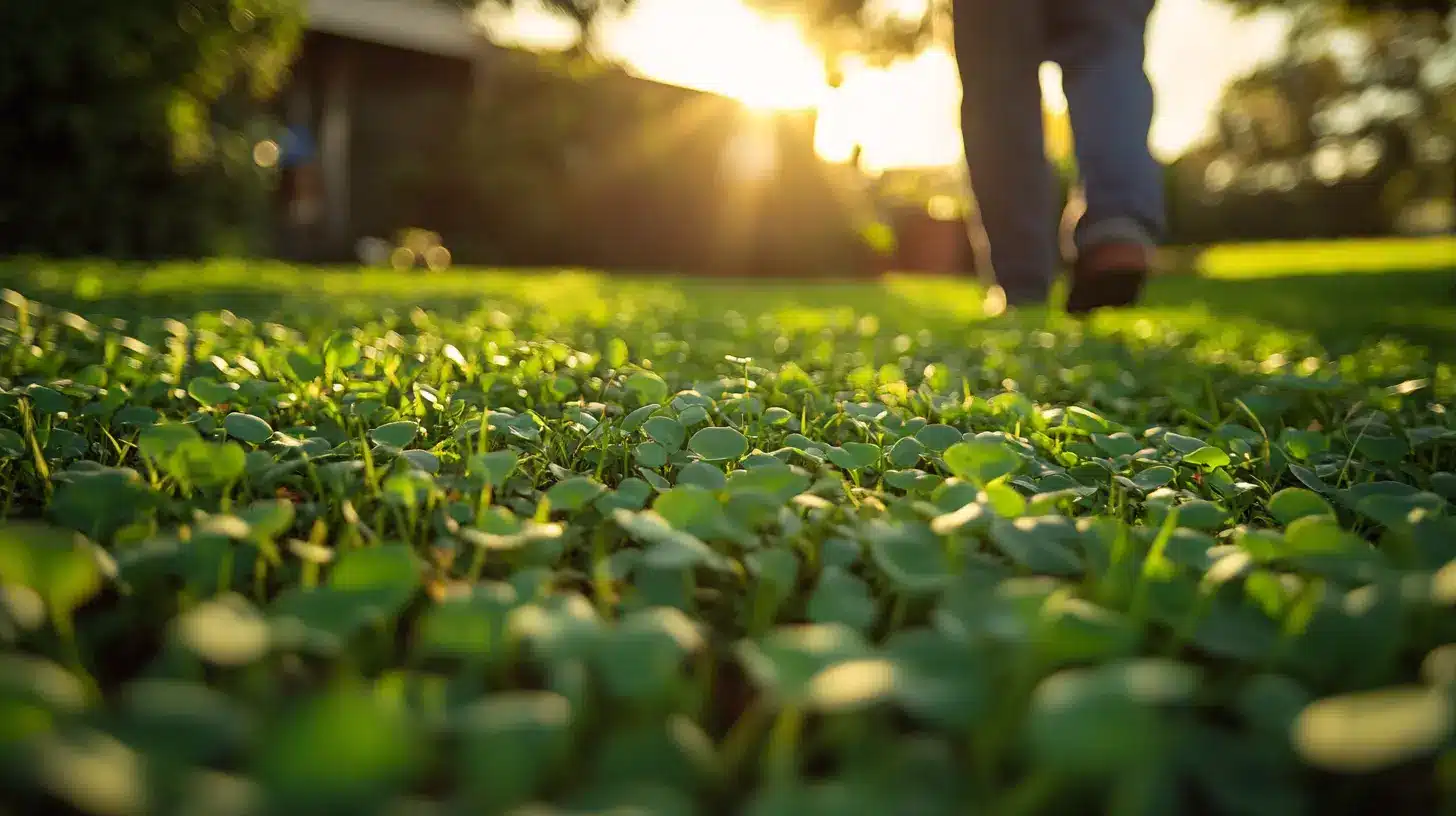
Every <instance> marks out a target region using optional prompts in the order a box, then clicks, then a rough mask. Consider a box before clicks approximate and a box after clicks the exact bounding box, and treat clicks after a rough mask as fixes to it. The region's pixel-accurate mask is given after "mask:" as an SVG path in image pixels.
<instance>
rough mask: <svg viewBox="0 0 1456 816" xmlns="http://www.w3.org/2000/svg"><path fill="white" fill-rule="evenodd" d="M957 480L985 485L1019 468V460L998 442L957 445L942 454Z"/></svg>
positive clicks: (978, 441) (981, 441)
mask: <svg viewBox="0 0 1456 816" xmlns="http://www.w3.org/2000/svg"><path fill="white" fill-rule="evenodd" d="M941 457H942V458H943V459H944V460H945V466H946V467H947V468H949V469H950V472H951V473H953V474H955V476H956V478H958V479H964V480H966V481H968V482H971V483H972V484H976V485H985V484H987V483H988V482H992V481H995V480H996V479H999V478H1001V477H1002V476H1009V475H1011V474H1013V473H1015V472H1016V471H1017V470H1019V469H1020V467H1021V464H1022V459H1021V457H1020V456H1018V455H1017V454H1016V453H1014V452H1013V451H1012V450H1011V449H1010V448H1008V447H1006V445H1005V444H1003V443H1001V442H994V441H991V440H982V439H977V440H973V441H971V442H958V443H956V444H954V445H952V446H950V447H949V448H947V449H946V451H945V452H944V453H943V454H941Z"/></svg>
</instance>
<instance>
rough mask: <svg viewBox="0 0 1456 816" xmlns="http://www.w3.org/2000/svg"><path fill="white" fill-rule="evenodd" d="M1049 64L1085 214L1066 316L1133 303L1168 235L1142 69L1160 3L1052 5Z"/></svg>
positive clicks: (1063, 1)
mask: <svg viewBox="0 0 1456 816" xmlns="http://www.w3.org/2000/svg"><path fill="white" fill-rule="evenodd" d="M1050 2H1051V3H1052V5H1051V6H1050V7H1049V8H1048V10H1047V14H1048V20H1049V28H1048V37H1049V41H1050V49H1051V55H1052V57H1053V59H1055V60H1056V62H1057V63H1058V64H1060V65H1061V67H1062V85H1063V90H1064V91H1065V93H1066V96H1067V108H1068V113H1069V114H1070V116H1071V119H1072V131H1073V133H1074V135H1075V137H1074V140H1075V145H1076V154H1077V163H1078V167H1079V170H1080V173H1081V177H1082V184H1083V189H1084V191H1085V196H1086V198H1085V211H1084V212H1083V213H1082V215H1081V217H1080V218H1079V219H1078V221H1077V226H1076V228H1075V231H1074V244H1075V247H1076V250H1077V255H1078V263H1077V267H1076V269H1075V270H1074V273H1073V282H1072V294H1071V297H1070V298H1069V302H1068V310H1069V311H1087V310H1089V309H1091V308H1096V307H1098V306H1104V305H1106V306H1117V305H1127V304H1129V303H1131V302H1132V301H1133V300H1135V299H1136V297H1137V295H1138V292H1139V291H1140V289H1141V286H1142V280H1143V278H1144V277H1145V275H1146V272H1147V266H1148V263H1149V259H1150V257H1151V248H1152V247H1153V246H1154V245H1155V244H1156V243H1157V242H1158V241H1159V240H1160V239H1161V237H1162V234H1163V231H1164V226H1165V216H1164V204H1163V179H1162V168H1161V167H1160V166H1159V164H1158V162H1157V161H1156V160H1155V159H1154V158H1153V156H1152V153H1151V152H1150V150H1149V148H1148V135H1149V130H1150V129H1151V127H1152V119H1153V89H1152V85H1151V83H1150V82H1149V81H1148V76H1147V73H1146V71H1145V70H1144V68H1143V61H1144V58H1145V55H1146V49H1145V44H1144V40H1145V37H1146V31H1147V22H1148V16H1149V14H1151V12H1152V9H1153V5H1154V0H1097V2H1087V0H1050Z"/></svg>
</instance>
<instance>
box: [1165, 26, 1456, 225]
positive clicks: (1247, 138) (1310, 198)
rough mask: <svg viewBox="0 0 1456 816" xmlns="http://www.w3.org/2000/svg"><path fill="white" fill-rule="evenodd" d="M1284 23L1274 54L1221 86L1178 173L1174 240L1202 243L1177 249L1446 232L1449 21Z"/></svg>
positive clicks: (1455, 80)
mask: <svg viewBox="0 0 1456 816" xmlns="http://www.w3.org/2000/svg"><path fill="white" fill-rule="evenodd" d="M1290 13H1291V19H1292V23H1293V24H1292V25H1291V27H1290V31H1289V36H1288V41H1287V43H1286V48H1285V49H1284V51H1283V53H1282V54H1281V55H1280V56H1279V57H1278V58H1277V59H1275V60H1273V61H1271V62H1270V63H1269V64H1267V65H1264V66H1261V67H1259V68H1258V69H1256V70H1255V71H1253V72H1251V73H1250V74H1249V75H1247V76H1245V77H1242V78H1240V79H1239V80H1237V81H1235V82H1233V83H1231V84H1230V85H1229V87H1228V88H1227V89H1226V90H1225V92H1224V94H1223V97H1222V100H1221V101H1220V104H1219V109H1218V113H1217V124H1218V127H1217V129H1216V132H1215V133H1214V135H1213V136H1212V138H1210V139H1209V141H1208V142H1207V143H1206V144H1204V145H1202V146H1200V147H1199V148H1197V149H1195V150H1193V151H1191V152H1190V153H1189V154H1188V155H1187V156H1185V157H1184V158H1183V159H1182V160H1180V161H1179V162H1178V163H1177V165H1175V167H1174V168H1173V173H1174V177H1175V178H1174V183H1173V187H1174V189H1175V191H1176V192H1175V195H1174V199H1175V201H1177V202H1178V204H1179V206H1176V207H1175V208H1174V209H1175V210H1177V211H1178V212H1177V216H1178V218H1177V219H1176V220H1178V221H1179V222H1180V223H1179V224H1178V225H1176V229H1179V230H1181V231H1184V232H1187V231H1189V230H1190V229H1191V230H1192V231H1194V232H1197V233H1199V235H1200V237H1199V238H1196V239H1195V238H1193V237H1192V236H1189V235H1184V236H1182V237H1183V238H1184V239H1185V240H1208V238H1209V236H1208V235H1205V234H1204V233H1205V232H1206V231H1208V230H1212V232H1213V235H1212V238H1214V239H1226V238H1255V237H1263V238H1273V237H1301V236H1304V237H1315V236H1331V237H1332V236H1339V235H1352V234H1379V233H1388V232H1391V231H1393V230H1397V229H1400V230H1431V229H1442V228H1445V229H1449V225H1450V223H1451V218H1452V213H1453V211H1456V207H1453V205H1452V200H1453V196H1456V178H1453V174H1452V159H1453V156H1456V14H1453V15H1452V16H1450V17H1449V18H1447V19H1446V20H1444V21H1443V20H1442V18H1441V17H1440V16H1438V15H1435V14H1431V13H1396V12H1369V13H1364V14H1360V15H1351V14H1349V13H1347V12H1346V11H1345V10H1342V9H1338V8H1334V7H1331V6H1329V5H1328V4H1323V3H1319V2H1316V1H1315V0H1305V2H1303V3H1302V4H1300V5H1298V6H1294V7H1292V9H1291V12H1290ZM1195 224H1196V225H1197V226H1196V227H1194V226H1193V225H1195ZM1443 225H1444V226H1443Z"/></svg>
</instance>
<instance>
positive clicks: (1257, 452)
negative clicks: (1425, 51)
mask: <svg viewBox="0 0 1456 816" xmlns="http://www.w3.org/2000/svg"><path fill="white" fill-rule="evenodd" d="M1392 257H1394V256H1392ZM1233 266H1237V265H1230V267H1229V268H1230V269H1232V268H1233ZM1247 269H1248V266H1247V265H1246V266H1245V267H1244V270H1245V271H1241V272H1237V273H1232V272H1231V273H1228V274H1219V275H1217V276H1216V277H1215V278H1212V279H1204V278H1193V277H1177V278H1172V277H1170V278H1165V279H1161V280H1158V281H1155V282H1154V283H1153V285H1152V287H1151V289H1150V291H1149V293H1148V299H1147V304H1146V305H1145V306H1144V307H1142V308H1139V309H1136V310H1131V311H1127V312H1123V313H1115V314H1106V315H1101V316H1098V317H1097V318H1095V319H1094V320H1092V321H1090V322H1087V323H1079V322H1074V321H1072V320H1070V319H1067V318H1065V317H1060V316H1050V317H1048V316H1035V315H1010V316H1003V317H999V318H994V319H987V318H985V317H984V316H983V315H981V314H980V310H979V303H980V297H979V294H980V293H979V290H978V289H977V288H976V287H975V286H974V285H971V284H968V283H965V282H959V281H950V280H927V279H916V278H900V277H897V278H891V279H888V280H886V281H883V282H877V283H857V284H843V285H825V284H820V285H804V284H794V285H779V286H775V285H771V284H764V283H762V282H758V283H754V284H748V283H733V282H685V281H676V280H671V279H666V278H658V279H654V278H641V277H637V278H632V277H612V276H607V275H601V274H594V273H587V272H563V273H524V272H518V273H512V272H500V271H491V272H486V271H471V270H457V271H452V272H450V273H447V274H441V275H397V274H385V273H380V272H359V271H355V270H320V269H307V268H296V267H290V266H286V265H281V264H245V263H241V262H228V263H223V262H218V263H213V264H208V265H188V264H178V265H171V266H158V267H122V266H117V265H112V264H90V265H88V264H53V263H48V262H39V261H36V262H32V261H12V262H8V263H6V264H5V265H3V266H0V284H3V286H6V287H9V289H11V290H13V291H12V292H10V293H9V294H7V297H6V300H5V303H4V305H3V307H0V386H4V388H5V391H4V393H3V394H0V517H3V523H0V581H3V583H4V590H5V591H4V593H3V603H0V638H3V639H4V642H5V644H6V645H5V652H4V653H3V654H0V767H3V771H0V773H3V779H4V785H5V789H6V790H7V791H10V792H13V794H14V795H13V796H10V795H9V794H7V796H8V799H7V805H8V806H9V810H10V812H24V813H30V812H40V811H42V810H47V809H53V808H54V806H55V805H57V804H65V805H69V806H70V807H72V808H74V809H76V810H79V811H82V812H88V813H98V814H139V813H162V812H168V811H170V810H171V809H172V808H173V807H174V806H175V808H176V809H179V810H180V809H191V810H193V811H195V812H209V813H211V812H222V811H223V810H228V811H230V812H240V813H258V814H262V813H286V812H306V813H315V812H319V813H322V812H338V813H375V812H378V813H383V812H397V811H398V809H399V808H412V809H418V810H421V811H429V812H435V811H439V812H442V813H443V812H450V813H454V812H462V813H463V812H471V813H508V812H514V813H518V814H525V813H601V812H607V811H610V812H613V813H616V812H623V813H625V812H633V813H652V814H688V813H706V814H716V813H750V814H755V815H756V816H768V815H769V814H785V816H788V815H789V814H800V813H805V814H807V813H825V814H830V813H832V814H859V813H863V814H875V815H876V816H878V814H890V813H925V814H941V813H944V814H961V813H968V812H969V813H996V814H1041V813H1046V814H1064V813H1104V812H1115V813H1119V814H1121V813H1127V814H1134V813H1137V814H1144V813H1145V814H1173V813H1199V814H1202V813H1230V814H1233V813H1259V814H1266V813H1267V814H1302V813H1315V812H1318V813H1322V814H1324V813H1332V814H1338V813H1349V814H1364V813H1372V812H1380V809H1387V810H1390V811H1391V812H1399V813H1416V812H1423V813H1424V812H1432V813H1434V812H1438V810H1440V809H1441V808H1443V807H1445V808H1450V807H1453V806H1456V781H1453V776H1452V768H1453V767H1456V765H1453V763H1456V753H1453V747H1456V743H1453V719H1456V668H1453V667H1456V653H1453V652H1452V648H1453V647H1452V646H1451V645H1449V644H1451V643H1453V642H1456V615H1452V614H1451V609H1450V607H1451V606H1452V604H1453V603H1456V516H1453V513H1452V506H1451V502H1452V501H1453V500H1456V475H1453V473H1452V471H1456V420H1453V418H1452V415H1451V412H1450V410H1449V406H1450V405H1451V402H1452V398H1453V395H1456V371H1453V368H1452V361H1453V354H1456V353H1453V347H1456V343H1453V342H1451V340H1452V339H1453V338H1456V279H1453V276H1452V275H1451V274H1450V272H1449V270H1441V269H1434V268H1433V269H1428V270H1424V271H1421V270H1416V271H1394V270H1391V271H1386V272H1384V273H1379V274H1375V273H1360V274H1355V275H1345V274H1336V273H1335V272H1334V271H1332V270H1326V271H1319V272H1310V273H1308V274H1298V275H1295V274H1267V275H1256V274H1250V273H1249V272H1248V271H1247ZM532 803H534V804H532ZM613 807H619V808H623V809H622V810H611V808H613ZM630 808H635V809H630Z"/></svg>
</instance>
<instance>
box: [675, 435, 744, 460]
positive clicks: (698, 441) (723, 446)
mask: <svg viewBox="0 0 1456 816" xmlns="http://www.w3.org/2000/svg"><path fill="white" fill-rule="evenodd" d="M688 447H689V448H690V449H691V450H692V452H693V453H696V454H697V455H699V456H701V457H703V459H705V460H707V461H709V462H726V461H729V460H732V459H737V458H739V457H740V456H742V455H743V454H745V453H748V440H747V439H746V438H745V437H744V436H743V434H741V433H739V432H738V431H736V430H734V429H732V428H704V429H702V430H700V431H698V432H697V433H695V434H693V438H692V439H691V440H689V441H688Z"/></svg>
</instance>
